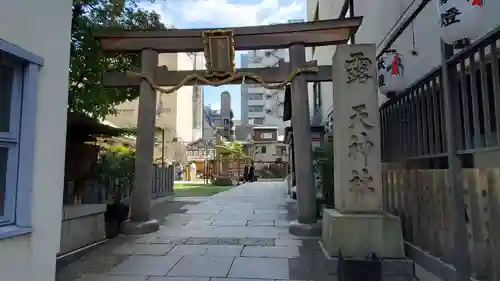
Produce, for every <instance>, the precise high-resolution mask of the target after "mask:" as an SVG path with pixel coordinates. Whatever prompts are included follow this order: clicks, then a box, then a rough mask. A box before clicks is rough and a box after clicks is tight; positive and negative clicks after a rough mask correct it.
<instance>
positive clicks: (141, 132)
mask: <svg viewBox="0 0 500 281" xmlns="http://www.w3.org/2000/svg"><path fill="white" fill-rule="evenodd" d="M141 55H142V57H141V72H142V73H143V74H144V75H145V76H147V77H151V78H154V73H155V69H156V67H157V66H158V53H157V52H156V51H154V50H151V49H146V50H142V53H141ZM155 109H156V90H154V89H153V87H152V85H150V84H149V82H148V81H147V80H146V79H142V81H141V86H140V93H139V112H138V118H137V140H136V155H135V179H134V188H133V190H132V200H131V204H130V207H131V210H130V211H131V216H130V220H129V221H126V222H124V223H123V225H122V231H123V232H124V233H125V234H146V233H151V232H155V231H158V229H159V227H160V224H159V223H158V221H157V220H154V219H151V217H150V209H151V186H152V183H153V153H154V145H155V112H156V110H155Z"/></svg>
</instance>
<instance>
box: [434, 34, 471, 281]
mask: <svg viewBox="0 0 500 281" xmlns="http://www.w3.org/2000/svg"><path fill="white" fill-rule="evenodd" d="M452 56H453V46H450V45H447V44H446V43H444V42H443V41H441V59H442V83H443V96H444V113H445V120H444V121H445V124H446V126H445V127H446V146H447V148H448V149H447V156H448V183H449V185H450V187H451V190H452V192H453V203H454V207H455V208H454V210H453V213H454V218H453V226H454V229H453V232H454V235H453V238H454V240H453V241H454V244H455V245H454V255H453V256H454V266H455V269H456V272H455V278H454V280H456V281H468V280H469V277H470V275H471V266H470V259H469V251H468V244H469V243H468V239H467V228H466V227H467V226H466V223H465V216H466V214H465V203H464V186H463V182H462V161H461V160H460V158H459V157H458V154H457V142H456V140H457V138H456V137H455V136H456V135H457V132H456V128H457V126H460V124H457V123H456V122H457V121H458V120H459V118H457V116H460V115H459V112H458V110H459V107H457V106H453V105H452V100H453V99H454V98H455V99H456V98H457V97H452V94H454V95H456V94H457V93H458V92H457V91H456V88H455V87H456V86H455V85H456V83H455V81H456V70H455V69H453V70H452V69H451V67H450V66H449V65H448V63H447V60H448V59H449V58H451V57H452Z"/></svg>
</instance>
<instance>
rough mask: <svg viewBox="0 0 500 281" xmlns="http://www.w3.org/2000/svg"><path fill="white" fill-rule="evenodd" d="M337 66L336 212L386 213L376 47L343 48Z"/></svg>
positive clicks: (373, 45)
mask: <svg viewBox="0 0 500 281" xmlns="http://www.w3.org/2000/svg"><path fill="white" fill-rule="evenodd" d="M332 67H333V85H334V90H333V116H334V118H333V135H334V141H333V143H334V163H335V164H334V165H335V168H334V173H335V208H336V209H337V210H339V211H378V210H382V188H381V162H380V161H381V158H380V130H379V116H378V96H377V95H378V91H377V74H376V67H377V61H376V56H375V44H356V45H341V46H338V47H337V50H336V52H335V55H334V57H333V63H332Z"/></svg>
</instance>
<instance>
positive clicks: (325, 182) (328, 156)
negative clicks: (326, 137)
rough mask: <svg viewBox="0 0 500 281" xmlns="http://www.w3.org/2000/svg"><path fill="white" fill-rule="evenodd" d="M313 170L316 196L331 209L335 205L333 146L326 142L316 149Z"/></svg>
mask: <svg viewBox="0 0 500 281" xmlns="http://www.w3.org/2000/svg"><path fill="white" fill-rule="evenodd" d="M313 169H314V179H315V188H316V194H317V195H316V196H317V197H318V198H319V199H323V200H324V201H325V203H326V204H327V205H328V206H329V207H333V205H334V202H335V200H334V179H333V144H332V142H328V141H324V142H322V143H321V144H320V146H319V147H317V148H315V149H314V153H313Z"/></svg>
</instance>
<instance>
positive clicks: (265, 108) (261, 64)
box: [241, 49, 288, 133]
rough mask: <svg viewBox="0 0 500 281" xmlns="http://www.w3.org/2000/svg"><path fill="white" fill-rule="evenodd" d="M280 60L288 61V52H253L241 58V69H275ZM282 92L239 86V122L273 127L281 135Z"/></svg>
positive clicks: (282, 126)
mask: <svg viewBox="0 0 500 281" xmlns="http://www.w3.org/2000/svg"><path fill="white" fill-rule="evenodd" d="M281 60H285V61H288V52H287V51H286V50H283V49H277V50H254V51H249V52H248V54H246V55H243V57H242V67H243V68H265V67H277V66H278V64H279V62H280V61H281ZM284 99H285V91H284V90H268V89H265V88H263V87H261V86H260V85H258V84H244V85H242V86H241V122H242V124H244V125H249V124H253V125H257V126H259V125H260V126H273V127H277V128H278V131H279V132H280V133H283V130H284V125H283V120H282V117H283V102H284Z"/></svg>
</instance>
